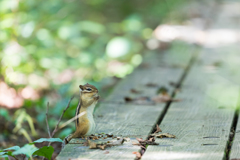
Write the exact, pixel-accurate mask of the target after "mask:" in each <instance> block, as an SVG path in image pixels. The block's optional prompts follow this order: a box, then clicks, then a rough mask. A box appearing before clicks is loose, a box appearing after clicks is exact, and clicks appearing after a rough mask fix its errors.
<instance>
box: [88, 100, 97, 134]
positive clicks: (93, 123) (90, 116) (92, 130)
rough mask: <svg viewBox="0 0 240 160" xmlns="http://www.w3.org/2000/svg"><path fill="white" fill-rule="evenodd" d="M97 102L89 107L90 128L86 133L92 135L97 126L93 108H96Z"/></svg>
mask: <svg viewBox="0 0 240 160" xmlns="http://www.w3.org/2000/svg"><path fill="white" fill-rule="evenodd" d="M96 103H97V102H95V103H93V104H92V105H91V106H89V107H88V108H87V117H88V121H89V130H88V132H87V134H86V135H91V134H94V133H95V128H96V124H95V122H94V119H93V110H94V108H95V105H96Z"/></svg>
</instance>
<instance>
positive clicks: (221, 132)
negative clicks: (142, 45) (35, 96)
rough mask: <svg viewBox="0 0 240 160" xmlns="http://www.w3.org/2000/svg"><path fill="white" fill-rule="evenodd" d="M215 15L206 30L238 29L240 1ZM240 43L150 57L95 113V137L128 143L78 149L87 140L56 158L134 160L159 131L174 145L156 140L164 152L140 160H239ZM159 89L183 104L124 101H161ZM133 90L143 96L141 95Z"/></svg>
mask: <svg viewBox="0 0 240 160" xmlns="http://www.w3.org/2000/svg"><path fill="white" fill-rule="evenodd" d="M206 7H207V6H206ZM232 7H233V8H234V9H232ZM215 9H216V10H217V13H219V14H217V15H211V16H209V17H208V16H207V15H205V16H206V17H208V18H210V19H209V21H211V24H210V25H209V26H208V28H206V30H211V29H216V28H220V29H222V28H224V29H225V30H229V31H232V30H236V29H237V27H239V22H240V12H239V13H238V12H236V10H238V9H239V11H240V4H239V3H237V1H226V2H225V1H224V0H222V1H221V3H219V4H218V5H217V7H216V8H215ZM231 9H232V10H231ZM208 10H211V8H208ZM216 10H215V11H216ZM204 14H205V13H204ZM204 14H203V15H204ZM206 14H207V13H206ZM208 14H210V13H208ZM226 23H227V24H226ZM219 34H221V32H219ZM239 35H240V34H239ZM223 36H224V35H223ZM239 37H240V36H239ZM239 37H238V38H239ZM208 38H209V39H208ZM211 38H212V37H207V38H206V41H208V40H210V39H211ZM226 38H228V36H227V37H226ZM216 40H217V39H216ZM239 40H240V38H239V39H238V40H237V41H236V42H235V41H232V42H231V43H228V44H221V43H220V42H219V44H218V45H216V46H214V47H211V48H209V47H208V46H207V44H202V45H201V47H199V46H196V45H194V44H187V43H183V42H173V43H172V46H171V48H170V49H168V50H166V51H164V53H163V51H161V52H162V53H158V51H157V52H154V53H153V52H152V53H149V54H147V55H146V56H145V57H144V62H143V64H142V65H141V66H140V67H139V68H138V69H136V70H135V71H134V72H133V73H132V74H131V75H129V76H127V77H126V78H125V79H124V80H122V81H121V82H120V83H119V84H118V85H117V86H116V87H115V88H114V91H113V92H112V93H111V95H110V96H109V97H108V98H107V99H106V101H107V102H109V103H100V105H99V106H98V107H97V108H96V110H95V122H96V125H97V126H96V130H97V131H96V133H102V132H104V133H108V134H113V135H114V136H115V135H116V136H119V137H127V138H130V141H125V142H124V143H123V144H122V145H118V146H114V147H108V148H106V149H105V150H100V149H89V146H84V145H83V144H82V143H80V142H82V141H83V140H81V139H73V140H71V141H70V143H71V144H68V145H66V147H65V148H64V149H63V150H62V152H61V153H60V154H59V156H58V157H57V159H58V160H66V159H79V160H80V159H135V158H136V155H135V154H133V153H132V152H140V150H141V147H140V146H137V145H133V143H134V142H137V141H136V138H143V139H147V138H148V136H149V135H150V134H151V133H153V131H154V129H155V126H156V124H159V126H160V128H161V130H162V132H163V133H170V134H173V135H175V136H176V138H175V139H173V138H163V139H160V138H156V142H157V143H159V145H149V146H147V148H146V151H145V153H144V154H143V156H142V159H146V160H148V159H194V160H196V159H199V160H200V159H203V160H206V159H209V160H215V159H216V160H219V159H240V120H239V119H238V112H239V100H240V99H239V98H240V96H239V91H240V88H239V85H240V56H239V51H240V46H239V45H238V43H239ZM209 43H210V44H211V42H209ZM173 83H174V84H175V85H172V84H173ZM149 84H155V86H154V87H150V86H149ZM161 87H164V88H167V90H168V94H169V95H171V96H173V97H174V98H176V99H181V101H178V102H167V103H156V104H153V103H152V101H147V100H144V101H137V103H136V102H125V100H124V98H125V97H131V98H138V97H148V98H151V97H154V96H157V91H158V90H159V88H161ZM179 87H180V91H179ZM131 89H135V90H138V91H141V92H140V93H138V94H136V93H133V92H131ZM109 139H110V138H109ZM107 140H108V139H107Z"/></svg>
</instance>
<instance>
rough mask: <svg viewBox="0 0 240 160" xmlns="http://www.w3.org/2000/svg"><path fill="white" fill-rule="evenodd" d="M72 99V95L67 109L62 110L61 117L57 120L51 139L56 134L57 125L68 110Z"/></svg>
mask: <svg viewBox="0 0 240 160" xmlns="http://www.w3.org/2000/svg"><path fill="white" fill-rule="evenodd" d="M73 98H74V95H73V96H72V97H71V99H70V100H69V102H68V105H67V107H66V108H65V109H64V110H63V113H62V115H61V117H60V118H59V120H58V123H57V125H56V127H55V129H54V130H53V132H52V137H53V136H54V134H55V133H56V132H57V130H58V126H59V123H60V121H61V120H62V117H63V115H64V113H65V112H66V110H67V109H68V108H69V105H70V102H71V101H72V99H73Z"/></svg>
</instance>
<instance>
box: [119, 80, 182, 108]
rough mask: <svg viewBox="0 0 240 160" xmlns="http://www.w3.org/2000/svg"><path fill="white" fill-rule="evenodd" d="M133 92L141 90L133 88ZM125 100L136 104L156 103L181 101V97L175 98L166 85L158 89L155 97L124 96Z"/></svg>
mask: <svg viewBox="0 0 240 160" xmlns="http://www.w3.org/2000/svg"><path fill="white" fill-rule="evenodd" d="M148 85H149V86H153V84H151V83H150V84H148ZM130 91H131V92H132V93H136V94H137V93H140V91H138V90H135V89H131V90H130ZM124 100H125V102H133V103H134V104H141V105H144V104H145V105H149V104H153V105H154V104H156V103H166V102H179V101H181V100H180V99H174V98H172V97H171V96H170V95H169V94H168V89H167V88H166V87H164V86H163V87H160V88H159V89H158V91H157V96H154V97H147V96H145V97H137V98H131V97H128V96H126V97H124Z"/></svg>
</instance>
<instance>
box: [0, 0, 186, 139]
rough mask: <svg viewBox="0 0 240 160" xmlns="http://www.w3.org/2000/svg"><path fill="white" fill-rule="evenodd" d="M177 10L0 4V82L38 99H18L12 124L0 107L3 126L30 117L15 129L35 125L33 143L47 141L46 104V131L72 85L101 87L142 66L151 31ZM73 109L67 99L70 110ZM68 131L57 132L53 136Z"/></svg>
mask: <svg viewBox="0 0 240 160" xmlns="http://www.w3.org/2000/svg"><path fill="white" fill-rule="evenodd" d="M184 2H185V1H184ZM180 5H183V1H178V0H165V1H164V0H160V1H157V0H131V1H127V0H118V1H111V0H80V1H77V0H61V1H59V0H49V1H41V0H1V1H0V19H1V22H0V59H1V65H0V67H1V68H0V72H1V77H0V78H1V80H2V81H4V82H6V83H7V84H8V85H9V86H10V87H13V88H14V89H15V90H16V91H18V90H21V89H22V88H24V87H26V86H29V87H31V88H33V89H34V90H36V91H37V92H38V93H39V95H40V96H39V97H38V98H37V99H35V100H32V99H25V100H24V104H23V106H22V108H21V109H17V110H20V111H18V112H15V111H16V110H14V112H15V118H9V117H11V116H14V112H9V111H6V109H1V108H0V111H1V112H0V113H1V115H2V117H5V118H3V119H5V120H9V121H10V122H12V123H14V124H15V125H16V126H19V123H20V122H19V121H18V120H17V118H18V117H19V116H21V114H27V115H30V116H31V117H32V120H29V119H26V120H24V119H21V125H20V128H23V129H25V130H30V128H31V131H32V132H33V130H34V129H32V127H31V124H32V123H34V126H35V128H36V130H37V133H38V136H39V137H40V135H42V134H40V133H42V132H43V133H45V135H46V136H47V131H46V125H45V110H46V104H47V102H48V101H50V105H51V108H50V111H49V114H50V115H51V117H50V120H49V121H50V122H49V123H50V128H51V129H52V128H53V127H54V126H55V125H56V122H57V119H56V118H57V117H59V116H60V114H61V112H62V110H63V108H64V107H65V106H66V104H67V101H68V99H69V97H70V96H71V95H72V94H73V93H75V92H77V91H78V85H79V84H84V83H86V82H88V83H90V84H94V85H96V86H97V87H98V88H101V86H103V85H107V84H109V83H110V82H111V77H113V76H116V77H119V78H124V77H125V76H126V75H127V74H130V73H131V72H132V71H133V70H134V68H135V67H137V66H138V65H139V64H140V63H141V62H142V56H143V54H144V53H146V50H147V49H146V46H145V42H146V41H147V40H148V39H149V38H150V37H151V35H152V31H153V30H154V28H155V27H156V26H157V25H159V24H160V23H162V22H164V20H165V19H167V18H169V15H171V14H170V13H174V11H175V10H176V9H177V7H179V6H180ZM179 18H181V17H179ZM119 50H120V51H121V52H120V51H119ZM115 52H116V53H119V52H120V53H119V54H120V56H116V54H115ZM76 104H77V100H74V101H73V103H72V106H74V105H76ZM74 110H75V108H74V107H71V108H70V109H69V112H68V113H67V114H66V115H65V117H64V118H66V119H69V118H70V117H72V116H73V115H74ZM22 117H26V116H22ZM55 117H56V118H55ZM27 122H28V123H27ZM29 126H30V127H29ZM73 128H74V126H72V128H66V129H65V130H63V132H62V133H61V134H60V137H63V136H66V135H67V134H69V133H70V132H72V130H73ZM15 130H16V129H15ZM3 133H4V134H3V135H4V136H5V137H7V136H8V135H9V134H11V132H10V131H9V130H4V131H3ZM16 133H17V131H16ZM21 133H24V132H21ZM28 134H30V136H34V135H32V133H30V132H28ZM25 137H26V136H25Z"/></svg>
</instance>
